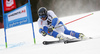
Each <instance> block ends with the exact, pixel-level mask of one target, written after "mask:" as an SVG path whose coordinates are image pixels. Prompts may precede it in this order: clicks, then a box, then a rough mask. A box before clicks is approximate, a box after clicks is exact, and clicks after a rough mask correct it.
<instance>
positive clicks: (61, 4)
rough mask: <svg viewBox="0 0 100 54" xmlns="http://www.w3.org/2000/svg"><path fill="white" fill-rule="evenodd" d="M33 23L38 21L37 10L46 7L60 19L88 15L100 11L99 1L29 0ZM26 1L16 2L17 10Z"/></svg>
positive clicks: (0, 19) (0, 24) (0, 25)
mask: <svg viewBox="0 0 100 54" xmlns="http://www.w3.org/2000/svg"><path fill="white" fill-rule="evenodd" d="M30 1H31V10H32V17H33V21H34V22H35V21H37V19H38V14H37V11H38V8H40V7H46V8H47V9H48V10H53V11H54V12H55V14H56V15H57V16H58V17H59V18H60V17H63V16H71V15H76V14H82V13H88V12H93V11H99V10H100V0H30ZM27 2H28V1H27V0H16V6H17V8H18V7H20V6H22V5H24V4H25V3H27ZM2 18H3V17H2V4H1V1H0V28H2V27H3V19H2Z"/></svg>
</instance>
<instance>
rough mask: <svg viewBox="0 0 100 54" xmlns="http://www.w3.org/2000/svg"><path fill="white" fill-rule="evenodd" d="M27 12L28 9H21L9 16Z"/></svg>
mask: <svg viewBox="0 0 100 54" xmlns="http://www.w3.org/2000/svg"><path fill="white" fill-rule="evenodd" d="M25 12H26V10H22V11H19V12H16V13H13V14H11V15H9V16H8V17H11V16H14V15H17V14H21V13H25Z"/></svg>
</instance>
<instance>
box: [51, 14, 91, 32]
mask: <svg viewBox="0 0 100 54" xmlns="http://www.w3.org/2000/svg"><path fill="white" fill-rule="evenodd" d="M90 15H93V13H91V14H88V15H85V16H83V17H80V18H78V19H75V20H72V21H70V22H68V23H65V24H64V25H67V24H70V23H72V22H75V21H78V20H80V19H83V18H85V17H88V16H90ZM64 25H61V26H64ZM61 26H58V27H55V28H54V29H56V28H59V27H61ZM54 29H53V30H54Z"/></svg>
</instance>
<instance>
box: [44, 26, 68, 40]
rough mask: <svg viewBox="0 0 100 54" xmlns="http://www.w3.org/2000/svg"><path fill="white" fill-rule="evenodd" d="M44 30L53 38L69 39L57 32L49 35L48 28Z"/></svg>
mask: <svg viewBox="0 0 100 54" xmlns="http://www.w3.org/2000/svg"><path fill="white" fill-rule="evenodd" d="M43 30H44V31H45V32H46V33H47V34H48V35H50V36H53V37H54V38H58V39H59V40H67V39H68V38H67V37H64V36H63V35H61V34H59V33H58V32H56V31H52V32H50V33H48V27H46V26H44V27H43Z"/></svg>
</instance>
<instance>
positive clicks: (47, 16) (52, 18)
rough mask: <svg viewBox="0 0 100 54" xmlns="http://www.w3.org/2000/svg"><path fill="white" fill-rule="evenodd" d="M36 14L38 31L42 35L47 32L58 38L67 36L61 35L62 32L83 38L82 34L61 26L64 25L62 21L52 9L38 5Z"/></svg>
mask: <svg viewBox="0 0 100 54" xmlns="http://www.w3.org/2000/svg"><path fill="white" fill-rule="evenodd" d="M38 16H39V19H38V26H39V32H40V33H41V34H42V35H43V36H46V35H47V34H48V35H50V36H53V37H54V38H58V39H59V40H66V39H67V37H65V36H63V35H61V32H62V33H64V34H66V35H70V36H73V37H76V38H77V39H83V38H84V34H82V33H78V32H75V31H71V30H68V29H67V28H66V27H65V26H61V25H64V24H63V22H62V21H60V20H59V19H58V17H57V16H56V15H55V13H54V12H53V11H52V10H47V9H46V8H45V7H40V8H39V9H38ZM58 26H61V27H58ZM55 27H58V28H55ZM54 28H55V29H54Z"/></svg>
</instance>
